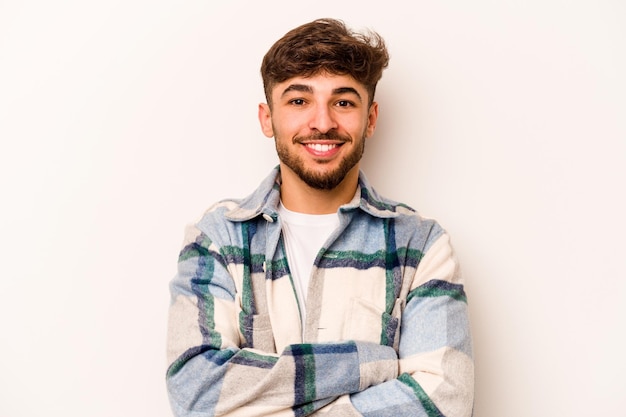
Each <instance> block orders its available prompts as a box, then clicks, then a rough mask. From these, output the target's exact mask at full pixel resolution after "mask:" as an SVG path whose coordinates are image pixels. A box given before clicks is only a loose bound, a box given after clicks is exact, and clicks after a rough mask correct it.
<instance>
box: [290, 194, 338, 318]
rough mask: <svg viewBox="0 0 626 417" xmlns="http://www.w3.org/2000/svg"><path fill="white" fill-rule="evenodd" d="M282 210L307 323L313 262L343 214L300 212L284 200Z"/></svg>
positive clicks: (302, 309)
mask: <svg viewBox="0 0 626 417" xmlns="http://www.w3.org/2000/svg"><path fill="white" fill-rule="evenodd" d="M278 213H279V215H280V216H281V219H282V230H283V237H284V240H285V250H286V251H287V260H288V261H289V269H290V271H291V276H292V278H293V283H294V287H295V289H296V295H297V296H298V303H299V304H300V312H301V314H302V323H304V322H305V318H306V297H307V291H308V288H309V280H310V278H311V270H312V269H313V263H314V262H315V258H316V257H317V254H318V252H319V251H320V249H321V248H322V246H324V243H325V242H326V240H328V237H329V236H330V234H331V233H332V232H333V231H334V230H335V229H336V228H337V226H339V216H338V215H337V213H332V214H304V213H297V212H295V211H290V210H287V209H286V208H285V206H283V204H282V202H281V203H280V206H279V208H278Z"/></svg>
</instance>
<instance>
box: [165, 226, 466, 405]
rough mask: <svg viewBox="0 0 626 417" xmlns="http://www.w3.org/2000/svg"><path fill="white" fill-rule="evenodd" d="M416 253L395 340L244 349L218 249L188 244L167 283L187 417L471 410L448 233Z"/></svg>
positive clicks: (173, 389) (462, 308) (171, 339)
mask: <svg viewBox="0 0 626 417" xmlns="http://www.w3.org/2000/svg"><path fill="white" fill-rule="evenodd" d="M440 239H441V240H440V241H438V242H436V243H435V244H434V245H433V246H432V247H431V249H430V250H429V252H428V253H427V254H426V256H425V257H424V258H423V259H422V262H421V263H420V267H419V268H418V271H417V273H416V279H415V284H414V287H412V289H411V292H410V293H409V296H408V298H407V304H406V307H405V309H404V312H403V315H402V326H401V335H400V345H399V348H398V350H397V351H396V350H395V349H393V348H392V347H389V346H383V345H379V344H376V343H371V342H362V341H353V340H349V341H339V342H337V343H320V344H293V345H289V346H287V347H286V348H285V349H283V351H282V352H278V353H269V352H262V351H259V350H255V349H249V348H241V347H240V346H241V343H240V332H239V321H238V320H237V313H236V304H235V303H236V290H235V286H234V284H233V278H232V276H231V275H230V274H229V271H228V268H227V265H226V263H225V261H224V260H223V259H221V258H220V253H219V248H217V247H214V246H213V244H212V243H211V242H210V240H209V239H208V238H206V236H205V237H204V239H196V240H194V241H192V242H189V244H188V245H187V247H186V249H185V250H183V252H182V254H181V259H180V261H179V272H178V274H177V276H176V277H175V279H174V280H173V281H172V283H171V293H172V304H171V306H170V317H169V332H168V361H169V368H168V372H167V387H168V392H169V395H170V402H171V405H172V409H173V410H174V413H175V415H176V416H177V417H183V416H214V415H224V416H248V417H253V416H268V415H272V416H283V415H284V416H293V415H296V416H306V415H321V416H323V415H328V416H336V415H340V416H360V415H366V416H387V415H394V416H403V415H407V416H429V417H430V416H447V417H457V416H459V417H461V416H463V417H466V416H470V415H471V408H472V403H473V365H472V359H471V346H470V336H469V330H468V328H469V326H468V322H467V305H466V301H465V297H464V293H463V287H462V285H461V284H460V283H459V278H458V271H457V268H456V262H455V261H454V259H453V256H452V252H451V248H450V246H449V242H448V241H447V237H446V236H445V235H444V237H443V238H440Z"/></svg>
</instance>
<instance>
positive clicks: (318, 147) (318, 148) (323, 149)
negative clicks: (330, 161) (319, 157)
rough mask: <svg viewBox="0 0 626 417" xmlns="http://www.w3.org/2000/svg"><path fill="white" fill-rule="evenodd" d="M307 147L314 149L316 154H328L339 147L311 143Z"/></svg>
mask: <svg viewBox="0 0 626 417" xmlns="http://www.w3.org/2000/svg"><path fill="white" fill-rule="evenodd" d="M306 146H308V147H309V148H311V149H313V150H314V151H316V152H328V151H329V150H331V149H334V148H336V147H337V145H326V144H320V143H311V144H308V145H306Z"/></svg>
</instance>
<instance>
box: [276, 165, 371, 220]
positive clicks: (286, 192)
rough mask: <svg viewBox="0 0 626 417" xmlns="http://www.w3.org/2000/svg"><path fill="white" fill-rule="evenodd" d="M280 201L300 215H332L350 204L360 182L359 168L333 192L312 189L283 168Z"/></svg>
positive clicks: (350, 173) (347, 176) (351, 172)
mask: <svg viewBox="0 0 626 417" xmlns="http://www.w3.org/2000/svg"><path fill="white" fill-rule="evenodd" d="M281 180H282V184H281V186H280V199H281V201H282V203H283V205H284V206H285V207H286V208H287V209H289V210H291V211H295V212H298V213H306V214H330V213H336V212H337V210H338V209H339V207H341V206H342V205H344V204H347V203H349V202H350V201H351V200H352V198H353V197H354V193H355V192H356V189H357V185H358V182H359V170H358V166H357V167H354V168H353V169H352V170H351V171H350V172H349V173H348V175H346V177H345V178H344V179H343V181H342V182H341V183H340V184H339V185H338V186H337V187H335V188H333V189H332V190H319V189H316V188H312V187H310V186H309V185H307V184H306V183H305V182H304V181H302V180H301V179H300V177H298V176H297V175H296V174H295V173H294V172H293V171H291V170H290V169H289V168H287V167H281Z"/></svg>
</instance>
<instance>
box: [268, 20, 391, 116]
mask: <svg viewBox="0 0 626 417" xmlns="http://www.w3.org/2000/svg"><path fill="white" fill-rule="evenodd" d="M388 63H389V53H388V52H387V48H386V46H385V43H384V41H383V39H382V38H381V37H380V36H379V35H378V34H377V33H375V32H369V33H356V32H353V31H351V30H350V29H348V28H347V27H346V26H345V24H344V23H343V22H341V21H339V20H334V19H318V20H314V21H313V22H310V23H306V24H304V25H302V26H299V27H297V28H295V29H293V30H291V31H289V32H287V34H285V36H283V37H282V38H281V39H279V40H278V41H277V42H276V43H275V44H274V45H273V46H272V47H271V48H270V50H269V51H268V52H267V54H265V57H264V58H263V63H262V65H261V76H262V77H263V87H264V89H265V97H266V98H267V103H268V104H269V105H270V107H271V106H272V90H273V88H274V86H276V84H278V83H281V82H283V81H286V80H288V79H290V78H294V77H311V76H313V75H317V74H320V73H327V74H329V75H348V76H350V77H352V78H354V79H355V80H356V81H357V82H359V83H360V84H362V85H363V86H364V87H365V89H366V90H367V92H368V102H369V104H372V102H373V101H374V93H375V91H376V84H377V83H378V81H379V80H380V78H381V77H382V73H383V70H384V69H385V68H386V67H387V65H388Z"/></svg>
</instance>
